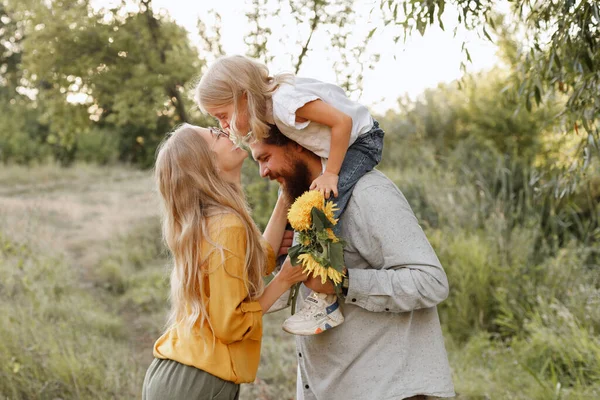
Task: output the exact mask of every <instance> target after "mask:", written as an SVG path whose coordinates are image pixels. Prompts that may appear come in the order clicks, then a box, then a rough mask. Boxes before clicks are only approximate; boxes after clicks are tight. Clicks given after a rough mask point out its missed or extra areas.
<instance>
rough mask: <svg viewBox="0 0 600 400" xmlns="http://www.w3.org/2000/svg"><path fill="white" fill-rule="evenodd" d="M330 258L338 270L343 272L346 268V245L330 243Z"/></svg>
mask: <svg viewBox="0 0 600 400" xmlns="http://www.w3.org/2000/svg"><path fill="white" fill-rule="evenodd" d="M329 260H330V261H331V266H332V267H333V268H335V270H336V271H339V272H342V271H343V270H344V246H343V244H342V243H340V242H338V243H330V246H329Z"/></svg>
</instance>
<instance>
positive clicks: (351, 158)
mask: <svg viewBox="0 0 600 400" xmlns="http://www.w3.org/2000/svg"><path fill="white" fill-rule="evenodd" d="M383 136H384V132H383V130H382V129H381V128H379V123H378V122H377V121H373V127H372V128H371V130H370V131H369V132H367V133H365V134H363V135H361V136H359V137H358V139H356V142H354V143H352V146H350V147H349V148H348V152H347V153H346V157H345V158H344V162H343V163H342V167H341V169H340V177H339V181H338V197H336V198H334V199H333V201H334V202H335V203H336V204H337V207H338V211H336V213H335V217H336V218H339V216H340V215H342V213H343V212H344V210H345V209H346V205H347V204H348V201H349V200H350V197H351V196H352V190H353V189H354V186H355V185H356V182H358V180H359V179H360V178H361V177H362V176H363V175H364V174H366V173H367V172H369V171H371V170H372V169H373V168H374V167H375V166H376V165H377V164H379V162H380V161H381V153H382V150H383ZM335 231H336V233H339V227H338V226H336V229H335Z"/></svg>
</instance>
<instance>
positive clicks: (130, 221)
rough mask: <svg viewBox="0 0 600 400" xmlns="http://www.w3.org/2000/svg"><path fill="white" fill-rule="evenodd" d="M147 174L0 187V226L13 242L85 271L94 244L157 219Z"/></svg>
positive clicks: (89, 175)
mask: <svg viewBox="0 0 600 400" xmlns="http://www.w3.org/2000/svg"><path fill="white" fill-rule="evenodd" d="M157 213H158V203H157V197H156V194H155V193H154V189H153V182H152V179H151V176H150V173H149V172H142V171H134V170H131V171H129V170H125V169H124V170H118V171H115V170H108V171H107V174H106V175H102V173H101V170H100V169H98V170H95V171H93V172H90V173H87V174H85V173H84V174H82V175H81V176H76V177H72V178H67V179H64V178H61V179H50V180H47V181H41V182H33V183H24V184H19V183H13V184H2V185H0V226H1V227H2V228H3V231H4V232H8V233H9V234H11V235H13V237H14V238H15V239H17V240H19V239H23V240H25V241H26V242H27V243H34V244H35V245H37V246H40V247H41V249H42V250H43V249H47V250H48V251H53V252H54V251H57V252H59V253H63V254H64V255H65V256H67V257H68V258H69V261H70V262H71V263H73V264H74V265H75V266H77V265H79V266H81V267H82V268H83V269H85V268H86V267H87V268H89V267H91V266H92V265H93V262H94V261H95V259H94V253H96V252H95V251H91V250H92V249H93V248H94V246H96V245H99V244H102V243H105V242H106V241H107V240H109V239H110V238H111V237H115V236H117V235H121V234H124V233H126V232H127V231H128V230H129V229H130V228H131V227H132V226H133V225H134V224H135V223H136V222H138V221H140V220H143V219H145V218H148V217H152V216H155V215H157Z"/></svg>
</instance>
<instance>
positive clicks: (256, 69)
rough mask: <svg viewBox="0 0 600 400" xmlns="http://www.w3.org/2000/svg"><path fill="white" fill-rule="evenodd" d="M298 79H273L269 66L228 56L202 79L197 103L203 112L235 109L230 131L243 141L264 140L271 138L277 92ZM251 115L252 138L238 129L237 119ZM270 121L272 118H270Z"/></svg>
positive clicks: (197, 89)
mask: <svg viewBox="0 0 600 400" xmlns="http://www.w3.org/2000/svg"><path fill="white" fill-rule="evenodd" d="M293 79H294V76H293V75H292V74H289V73H283V74H277V75H274V76H269V69H268V68H267V66H266V65H265V64H263V63H261V62H258V61H256V60H252V59H250V58H247V57H244V56H239V55H235V56H226V57H221V58H219V59H217V60H216V61H215V62H214V63H213V64H212V65H211V66H210V67H209V68H208V71H206V73H205V74H204V75H203V76H202V78H201V79H200V83H199V84H198V86H197V87H196V91H195V92H196V93H195V100H196V102H197V103H198V105H199V107H200V109H201V110H202V111H203V112H206V109H207V108H212V107H223V106H227V105H229V104H233V105H234V112H233V115H232V116H231V123H230V130H231V132H232V133H233V134H234V135H235V136H236V137H237V138H238V139H239V140H243V141H252V140H263V139H264V138H265V137H267V136H268V134H269V124H268V123H267V120H268V117H269V115H268V112H269V111H268V106H267V105H268V104H269V101H270V99H271V97H272V96H273V92H274V91H275V90H276V89H277V88H278V87H279V85H280V84H281V83H284V82H288V83H292V82H293ZM244 94H245V95H246V99H247V102H248V109H247V110H239V109H238V105H239V103H240V101H241V99H242V97H243V95H244ZM245 112H247V113H248V125H249V126H250V133H251V134H250V135H249V137H246V132H240V131H239V130H238V129H237V124H236V119H237V117H238V116H239V115H240V114H241V113H245ZM269 119H270V118H269Z"/></svg>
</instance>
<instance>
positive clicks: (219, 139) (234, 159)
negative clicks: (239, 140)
mask: <svg viewBox="0 0 600 400" xmlns="http://www.w3.org/2000/svg"><path fill="white" fill-rule="evenodd" d="M199 133H200V134H201V135H202V137H204V140H206V143H208V145H209V147H210V149H211V150H212V151H213V152H214V153H215V155H216V158H217V166H218V168H219V170H220V172H221V176H222V177H223V179H225V180H227V181H229V182H234V183H239V182H240V179H241V176H242V165H243V163H244V160H245V159H246V157H248V152H247V151H245V150H244V149H242V148H240V147H236V146H235V144H234V143H233V142H232V141H231V140H230V139H229V136H228V133H227V132H224V131H219V130H216V129H214V130H213V129H204V128H201V129H199Z"/></svg>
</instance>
